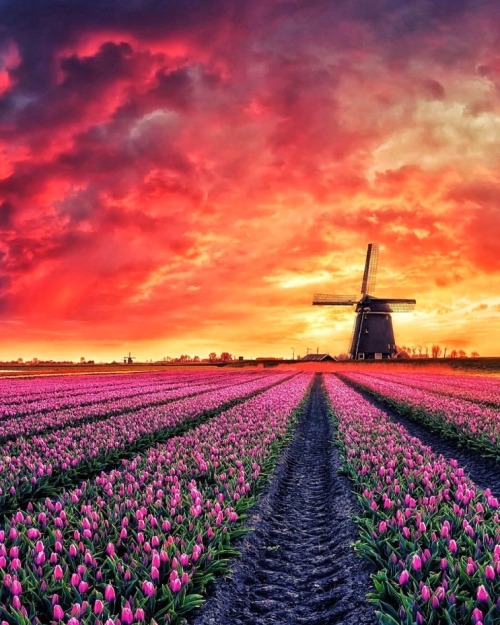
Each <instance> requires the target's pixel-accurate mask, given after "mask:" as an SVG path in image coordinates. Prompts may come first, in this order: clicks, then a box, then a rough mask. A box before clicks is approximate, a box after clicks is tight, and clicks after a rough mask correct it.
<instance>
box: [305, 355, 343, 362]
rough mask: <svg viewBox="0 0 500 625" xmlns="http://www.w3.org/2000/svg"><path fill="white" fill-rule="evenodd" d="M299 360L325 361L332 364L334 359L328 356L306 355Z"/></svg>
mask: <svg viewBox="0 0 500 625" xmlns="http://www.w3.org/2000/svg"><path fill="white" fill-rule="evenodd" d="M301 360H302V361H306V362H324V361H325V360H326V361H332V362H334V361H335V358H333V356H330V354H307V356H304V357H303V358H301Z"/></svg>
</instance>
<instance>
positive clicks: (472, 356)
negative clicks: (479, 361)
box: [470, 351, 479, 358]
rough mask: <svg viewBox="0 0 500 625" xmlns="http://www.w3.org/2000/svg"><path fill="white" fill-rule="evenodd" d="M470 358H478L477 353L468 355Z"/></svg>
mask: <svg viewBox="0 0 500 625" xmlns="http://www.w3.org/2000/svg"><path fill="white" fill-rule="evenodd" d="M470 357H471V358H479V352H476V351H473V352H471V353H470Z"/></svg>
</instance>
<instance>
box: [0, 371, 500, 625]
mask: <svg viewBox="0 0 500 625" xmlns="http://www.w3.org/2000/svg"><path fill="white" fill-rule="evenodd" d="M370 396H373V397H374V398H376V401H375V400H372V399H370ZM385 406H387V407H388V408H387V409H386V408H385ZM389 408H390V410H389ZM321 411H323V412H324V415H326V416H325V419H326V420H327V421H328V423H329V425H328V428H327V427H326V425H325V424H324V423H322V424H321V425H319V423H320V422H319V421H318V425H316V422H315V419H319V418H320V417H319V416H318V415H319V414H320V412H321ZM391 411H396V412H397V413H398V414H401V415H403V416H404V417H405V418H408V419H410V420H412V421H415V422H418V423H419V424H420V425H421V426H422V427H425V428H426V431H428V432H429V433H430V436H431V437H432V436H434V437H436V439H437V438H440V437H441V438H443V439H446V440H450V441H454V443H453V444H457V445H466V446H467V448H468V449H469V450H470V451H471V453H473V454H476V457H477V461H478V462H481V458H482V457H484V456H486V455H488V457H489V458H490V459H491V460H489V462H492V463H494V462H495V459H497V460H498V461H500V382H499V380H498V379H495V378H491V377H490V378H488V377H486V376H484V377H481V376H466V375H463V376H443V375H437V374H432V375H431V374H429V375H426V374H425V373H419V374H406V373H405V374H403V373H400V374H399V373H394V374H388V373H383V374H382V373H381V374H376V373H372V372H370V373H366V372H364V373H360V372H353V371H350V372H345V373H341V374H340V375H336V374H333V373H316V374H315V373H313V372H309V371H296V370H294V369H292V368H290V369H288V370H283V371H280V370H274V371H273V370H271V371H267V370H258V371H255V370H249V371H245V370H244V369H242V370H236V371H231V372H227V371H214V370H194V371H188V372H187V371H175V370H174V371H168V372H163V371H161V372H154V373H144V372H141V373H134V374H108V375H87V376H84V375H74V376H53V377H38V378H32V379H15V380H1V381H0V517H1V520H0V625H5V624H9V625H14V624H23V625H42V624H43V625H44V624H58V623H61V624H67V625H79V624H80V625H126V624H132V623H152V624H154V623H158V624H163V623H172V624H174V625H175V624H180V623H185V622H190V623H193V624H194V625H198V623H199V624H200V625H203V624H204V623H212V622H213V623H217V625H225V624H226V623H228V624H229V623H231V624H232V623H236V624H240V623H241V624H243V623H245V624H246V623H257V624H258V623H263V624H264V623H267V622H269V623H282V622H283V623H285V622H291V621H290V618H291V617H290V614H292V611H293V610H294V609H295V607H293V606H295V604H296V603H297V601H296V599H295V595H294V594H293V593H294V592H295V591H294V590H293V588H295V587H294V584H293V580H292V577H293V576H294V575H295V576H302V575H303V576H304V578H303V579H302V577H301V578H300V580H297V585H296V586H297V589H299V590H300V592H301V596H303V597H308V599H305V601H306V602H307V601H311V605H310V609H309V611H308V606H307V605H302V606H299V608H297V609H299V612H297V618H295V619H294V623H297V624H300V623H306V622H307V623H311V624H314V623H318V624H319V623H323V622H324V623H325V625H327V624H328V623H330V622H332V623H333V622H335V623H337V622H338V623H342V622H343V620H342V618H346V619H347V616H346V615H347V614H348V612H346V611H345V608H344V607H343V604H342V595H343V594H344V595H345V596H348V595H347V588H348V586H349V587H352V580H351V582H349V580H348V577H346V576H345V575H344V573H345V571H342V570H341V567H342V566H343V565H342V564H341V563H342V560H341V557H345V556H341V555H340V551H339V552H338V554H337V552H336V551H335V550H343V551H342V553H345V549H346V548H347V550H348V551H349V552H351V553H352V557H353V558H355V559H354V560H353V561H352V562H351V561H350V560H349V562H350V564H349V567H350V571H351V573H350V575H351V576H354V577H355V578H356V575H357V573H356V572H355V568H356V567H358V568H359V576H360V577H359V579H360V580H361V579H362V571H363V570H364V569H366V566H369V567H371V568H370V572H371V581H369V582H366V584H367V585H366V587H365V586H363V585H362V584H361V581H360V585H359V587H356V586H354V591H355V594H356V595H357V597H358V599H359V601H360V602H361V603H365V604H366V605H367V606H372V607H370V610H372V612H371V613H369V612H360V614H363V616H362V617H361V616H360V617H359V618H357V617H356V616H355V614H354V612H352V613H351V615H350V616H349V618H357V621H356V622H359V623H368V622H370V623H371V622H373V623H382V624H384V625H394V624H401V625H410V624H414V623H417V624H419V625H420V624H422V625H423V624H425V625H434V624H436V625H437V624H439V623H449V624H455V623H456V624H458V625H465V624H470V623H471V624H478V625H481V624H483V625H499V624H500V510H499V507H500V503H499V500H500V489H499V486H500V477H499V478H498V479H496V478H495V479H492V482H491V484H489V486H486V487H485V486H484V485H483V486H482V487H479V486H478V485H477V484H476V483H475V482H474V481H473V480H472V479H471V477H469V475H468V472H467V467H464V466H462V465H461V464H460V462H459V461H457V460H456V459H455V458H453V457H445V456H443V455H440V454H439V453H438V452H437V451H434V450H433V449H432V446H429V445H428V444H425V443H424V442H423V441H421V440H420V439H418V438H415V437H414V436H412V435H411V434H410V433H409V432H408V431H407V430H406V429H405V428H404V427H403V425H401V424H399V423H396V422H395V421H394V419H393V417H392V416H391V415H392V413H391ZM299 426H300V427H299ZM315 430H316V431H317V436H316V438H315V435H314V432H315ZM297 437H299V439H297ZM308 437H310V440H308ZM295 439H297V440H298V442H297V444H295V447H294V449H296V451H295V452H294V453H295V455H293V454H291V455H290V454H288V455H287V454H284V453H283V450H284V449H285V448H286V449H288V448H289V447H290V446H292V443H293V441H294V440H295ZM325 441H326V443H325ZM320 445H321V448H320ZM325 445H326V446H325ZM290 448H291V447H290ZM320 449H321V453H319V450H320ZM297 450H298V451H297ZM301 454H309V456H308V458H307V464H306V458H305V457H304V458H302V457H301ZM330 457H331V460H330ZM335 458H338V468H337V469H335V471H334V473H331V469H330V473H328V472H325V471H323V470H322V468H321V467H319V468H318V469H317V470H316V465H317V463H318V462H321V463H323V464H324V463H327V462H328V463H330V462H333V463H334V464H332V466H335V467H336V466H337V464H335V462H337V460H335ZM301 462H303V463H304V467H305V468H304V469H303V471H302V473H303V475H302V476H301V474H300V465H301ZM498 466H499V471H498V473H499V475H500V464H499V465H498ZM297 468H298V469H297ZM340 468H341V471H340V470H339V469H340ZM296 470H299V473H297V474H296V473H294V471H296ZM313 474H314V477H313ZM292 475H293V476H296V475H297V476H298V477H293V478H292V477H290V476H292ZM280 476H281V477H280ZM278 479H280V480H282V482H283V484H285V486H286V488H287V489H288V490H287V493H288V494H287V498H288V499H286V500H285V498H284V495H279V496H278V494H277V493H279V492H281V491H280V488H281V487H280V488H278V487H276V488H275V489H274V490H273V489H272V488H271V489H270V490H269V493H268V495H266V497H268V500H269V501H268V503H267V504H266V505H268V508H265V510H264V509H263V511H259V512H258V514H256V517H255V518H256V519H257V520H256V521H255V522H256V523H259V522H264V521H265V522H267V521H268V520H269V519H266V518H263V517H265V515H271V516H275V517H276V518H274V520H273V523H272V524H271V525H272V527H271V526H270V530H269V531H270V532H271V534H269V535H265V536H264V538H262V541H263V543H262V554H263V555H262V557H260V556H259V557H258V558H257V557H255V559H254V560H252V562H254V561H255V563H256V564H253V565H252V566H255V567H257V568H256V569H255V570H252V571H251V573H250V574H249V573H248V571H247V572H246V578H245V579H246V580H247V581H245V582H244V583H242V584H240V586H239V588H240V590H241V592H242V593H243V595H244V596H243V595H242V597H241V598H240V599H238V598H237V597H235V598H234V602H235V603H234V605H236V606H240V605H241V606H247V607H244V608H243V607H242V608H241V619H240V618H239V615H238V614H237V613H236V612H235V611H234V610H235V609H236V608H234V606H233V612H232V613H230V612H227V615H226V617H223V616H220V618H219V617H217V616H215V617H213V616H210V617H206V619H205V620H203V618H204V617H203V608H202V607H201V606H202V605H203V604H204V603H205V601H206V600H207V598H209V596H210V593H211V592H212V590H213V588H214V586H215V587H220V586H224V584H226V583H227V582H226V580H225V579H224V576H222V575H221V573H227V572H228V571H229V570H230V568H231V567H232V562H233V561H234V560H233V559H232V558H234V557H235V556H237V553H238V551H241V560H242V561H244V560H245V557H246V555H245V554H246V551H245V549H246V547H245V545H243V547H242V546H241V544H242V537H243V536H245V541H249V543H248V544H249V545H251V542H252V538H251V537H250V538H248V536H251V535H249V534H248V530H247V529H246V527H245V523H246V519H247V515H249V514H250V513H251V511H252V510H254V507H255V506H256V505H259V504H258V501H259V496H260V494H261V493H262V492H263V489H264V487H265V486H266V484H269V483H271V484H273V483H274V482H273V480H274V481H276V480H278ZM321 480H323V481H327V482H328V483H327V484H320V482H321ZM290 488H291V490H290ZM294 489H295V490H294ZM309 489H310V492H308V491H309ZM265 492H267V491H265ZM283 492H284V491H283ZM341 492H342V493H343V495H342V497H341V495H340V493H341ZM273 493H274V495H273ZM280 497H281V499H280ZM294 497H295V499H296V502H297V503H294ZM266 501H267V500H266ZM341 501H342V502H343V503H342V504H340V502H341ZM347 501H351V502H352V503H349V504H347V503H346V502H347ZM299 502H300V503H299ZM336 502H337V503H336ZM274 505H277V506H278V507H277V508H276V510H275V511H274V512H272V511H273V510H274V508H273V506H274ZM336 505H342V510H339V512H341V513H342V514H339V515H338V516H337V515H335V514H334V513H333V512H328V511H334V510H335V506H336ZM287 506H288V508H287ZM308 506H309V507H308ZM266 510H267V512H266ZM349 510H351V513H350V514H349V512H348V511H349ZM287 511H288V512H287ZM346 511H347V512H346ZM329 514H331V515H332V522H331V527H328V525H329V523H328V519H329V517H328V515H329ZM287 517H288V520H287ZM319 519H321V522H320V521H319ZM315 523H316V525H315ZM339 524H345V525H346V527H347V525H349V527H351V526H352V528H353V529H352V530H349V531H351V532H352V536H354V540H352V541H351V540H349V544H347V545H346V544H339V539H338V537H339V536H343V535H344V534H343V529H342V527H341V526H340V525H339ZM280 532H281V534H280ZM345 535H346V536H347V535H348V534H345ZM311 537H313V538H311ZM340 542H341V541H340ZM351 543H354V550H353V549H352V548H351ZM321 544H323V545H324V547H323V548H321ZM284 545H287V549H286V550H285V548H284ZM313 548H314V549H315V551H314V553H313V552H308V551H307V550H308V549H313ZM237 550H238V551H237ZM356 554H357V555H356ZM252 557H253V556H252ZM270 558H271V559H270ZM280 558H284V559H283V560H280ZM322 560H324V562H322ZM259 563H260V564H259ZM262 563H264V564H262ZM295 563H297V566H296V568H294V567H295ZM267 564H269V566H271V567H276V568H271V569H270V570H269V571H265V572H264V571H262V570H260V569H258V567H259V566H267ZM314 568H317V569H318V570H319V571H322V573H321V574H319V575H316V574H315V573H314V571H313V570H312V569H314ZM308 569H309V570H308ZM287 574H288V575H289V576H292V577H289V578H288V580H287V578H286V577H285V576H286V575H287ZM327 574H328V576H329V577H328V584H326V585H323V586H322V579H321V577H322V576H323V577H325V576H326V575H327ZM249 575H250V577H251V580H252V581H251V584H250V595H249V594H248V593H249V590H248V583H249V582H248V576H249ZM264 579H265V593H267V594H266V595H265V597H266V600H265V602H264V604H263V603H262V599H261V600H260V603H259V601H257V600H255V598H254V599H251V597H254V596H257V595H259V592H258V588H257V587H258V585H259V584H262V583H263V582H262V580H264ZM312 579H314V584H313V583H312V581H311V580H312ZM308 580H309V582H308ZM332 580H333V581H332ZM275 582H276V586H275V587H274V586H273V583H275ZM364 583H365V582H363V584H364ZM280 584H281V585H280ZM342 584H344V585H345V588H346V591H345V592H344V591H343V587H342ZM307 586H309V588H305V590H302V589H303V588H304V587H307ZM286 588H289V589H292V591H293V592H292V591H291V596H292V595H293V596H292V598H291V600H290V601H291V603H290V604H289V605H288V607H286V606H285V600H286V590H285V589H286ZM315 588H316V590H314V589H315ZM238 592H240V591H238ZM273 593H274V594H273ZM304 593H305V594H304ZM307 593H309V594H307ZM314 593H316V594H317V593H320V595H319V598H318V600H317V601H316V598H315V595H314ZM259 596H260V595H259ZM365 596H366V598H364V597H365ZM249 597H250V599H249ZM245 601H247V603H245ZM280 601H281V602H282V603H283V612H282V615H281V616H280V608H279V606H280ZM230 602H233V598H231V600H230ZM208 603H209V602H208ZM226 603H227V601H226ZM299 603H300V602H299ZM351 603H352V602H351ZM247 604H248V605H247ZM341 604H342V605H341ZM262 605H264V606H265V610H264V608H263V607H262ZM270 605H271V606H272V611H271V612H269V609H270V608H269V606H270ZM259 606H260V607H259ZM341 608H342V609H341ZM237 609H239V608H237ZM257 609H258V610H260V611H258V612H255V610H257ZM252 610H254V612H252ZM263 610H264V611H263ZM300 610H302V611H300ZM353 610H354V607H353ZM243 612H244V613H245V615H246V616H244V615H243ZM200 614H201V616H198V615H200ZM210 614H211V613H210ZM221 614H222V613H221ZM342 614H343V615H344V616H343V617H342V616H340V615H342ZM370 614H372V616H370ZM197 619H199V621H198V620H197ZM210 619H212V620H210ZM245 619H246V620H245ZM280 619H281V620H280ZM348 622H351V621H348Z"/></svg>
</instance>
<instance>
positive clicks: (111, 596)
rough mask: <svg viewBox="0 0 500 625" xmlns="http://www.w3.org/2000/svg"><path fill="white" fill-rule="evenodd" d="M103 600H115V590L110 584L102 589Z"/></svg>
mask: <svg viewBox="0 0 500 625" xmlns="http://www.w3.org/2000/svg"><path fill="white" fill-rule="evenodd" d="M104 599H105V600H106V601H114V600H115V599H116V593H115V589H114V588H113V586H111V584H108V585H107V586H106V588H105V589H104Z"/></svg>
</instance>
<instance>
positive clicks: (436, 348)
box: [431, 345, 442, 358]
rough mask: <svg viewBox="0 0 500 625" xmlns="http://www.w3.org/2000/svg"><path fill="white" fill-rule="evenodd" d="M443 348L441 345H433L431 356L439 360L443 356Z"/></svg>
mask: <svg viewBox="0 0 500 625" xmlns="http://www.w3.org/2000/svg"><path fill="white" fill-rule="evenodd" d="M441 352H442V350H441V346H440V345H433V346H432V347H431V356H432V358H439V356H441Z"/></svg>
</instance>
